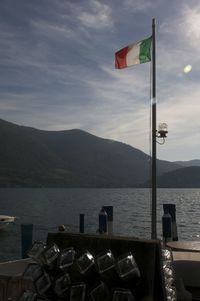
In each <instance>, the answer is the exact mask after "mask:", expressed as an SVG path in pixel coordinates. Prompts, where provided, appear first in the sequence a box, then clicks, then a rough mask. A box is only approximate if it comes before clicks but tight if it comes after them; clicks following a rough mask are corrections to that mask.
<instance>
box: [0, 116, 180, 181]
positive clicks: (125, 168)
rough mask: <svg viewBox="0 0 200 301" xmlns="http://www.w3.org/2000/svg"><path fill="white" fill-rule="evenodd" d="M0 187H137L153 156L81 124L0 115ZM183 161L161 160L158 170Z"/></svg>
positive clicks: (146, 176) (146, 177)
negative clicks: (41, 124) (51, 124)
mask: <svg viewBox="0 0 200 301" xmlns="http://www.w3.org/2000/svg"><path fill="white" fill-rule="evenodd" d="M0 141H1V147H0V186H1V187H5V186H6V187H13V186H19V187H21V186H23V187H138V186H141V183H144V182H145V181H147V179H148V177H149V156H148V155H146V154H145V153H143V152H142V151H140V150H138V149H136V148H134V147H131V146H130V145H127V144H124V143H121V142H117V141H113V140H109V139H103V138H99V137H96V136H94V135H92V134H89V133H87V132H84V131H82V130H77V129H73V130H66V131H43V130H38V129H34V128H30V127H25V126H19V125H16V124H13V123H10V122H7V121H4V120H2V119H0ZM179 167H180V166H179V165H178V164H176V163H173V162H167V161H162V160H158V174H163V173H164V172H170V171H172V170H175V169H177V168H179Z"/></svg>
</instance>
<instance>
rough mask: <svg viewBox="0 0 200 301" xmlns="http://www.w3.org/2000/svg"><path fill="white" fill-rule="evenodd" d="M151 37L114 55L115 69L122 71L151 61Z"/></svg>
mask: <svg viewBox="0 0 200 301" xmlns="http://www.w3.org/2000/svg"><path fill="white" fill-rule="evenodd" d="M151 42H152V37H149V38H148V39H145V40H142V41H140V42H138V43H134V44H131V45H129V46H127V47H124V48H123V49H121V50H119V51H117V52H116V53H115V68H116V69H123V68H126V67H129V66H133V65H136V64H142V63H147V62H150V61H151Z"/></svg>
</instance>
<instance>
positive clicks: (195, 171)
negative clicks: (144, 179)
mask: <svg viewBox="0 0 200 301" xmlns="http://www.w3.org/2000/svg"><path fill="white" fill-rule="evenodd" d="M158 186H159V187H162V188H164V187H165V188H169V187H170V188H200V166H190V167H185V168H180V169H177V170H174V171H171V172H168V173H165V174H164V175H162V176H160V177H159V178H158Z"/></svg>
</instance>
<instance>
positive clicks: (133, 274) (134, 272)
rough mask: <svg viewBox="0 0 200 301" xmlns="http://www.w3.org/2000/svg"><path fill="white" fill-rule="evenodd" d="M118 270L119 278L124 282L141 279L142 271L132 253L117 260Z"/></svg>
mask: <svg viewBox="0 0 200 301" xmlns="http://www.w3.org/2000/svg"><path fill="white" fill-rule="evenodd" d="M116 270H117V273H118V275H119V277H120V278H121V279H123V280H130V279H133V278H134V279H139V278H140V276H141V275H140V270H139V268H138V266H137V263H136V261H135V259H134V257H133V254H132V253H131V252H128V253H125V254H123V255H121V256H120V257H119V258H118V259H117V260H116Z"/></svg>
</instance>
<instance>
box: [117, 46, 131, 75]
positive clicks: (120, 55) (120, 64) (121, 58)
mask: <svg viewBox="0 0 200 301" xmlns="http://www.w3.org/2000/svg"><path fill="white" fill-rule="evenodd" d="M128 50H129V47H128V46H127V47H124V48H123V49H120V50H119V51H117V52H116V53H115V68H116V69H123V68H126V67H127V64H126V55H127V53H128Z"/></svg>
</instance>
